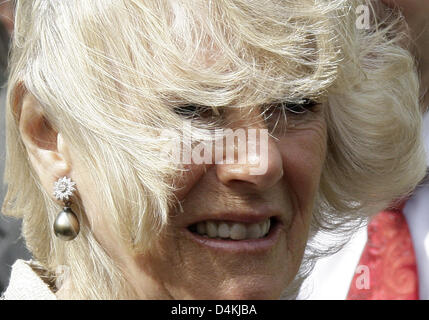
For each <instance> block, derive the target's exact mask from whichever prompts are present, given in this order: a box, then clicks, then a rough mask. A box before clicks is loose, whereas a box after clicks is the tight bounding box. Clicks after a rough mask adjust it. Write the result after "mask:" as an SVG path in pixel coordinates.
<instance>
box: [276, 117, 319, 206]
mask: <svg viewBox="0 0 429 320" xmlns="http://www.w3.org/2000/svg"><path fill="white" fill-rule="evenodd" d="M278 147H279V150H280V153H281V156H282V160H283V170H284V179H285V181H286V183H287V184H288V187H289V190H290V191H291V193H292V194H293V195H294V198H295V200H296V205H298V209H299V211H300V212H301V213H305V212H309V211H311V208H312V205H313V202H314V198H315V195H316V192H317V190H318V187H319V181H320V176H321V172H322V168H323V164H324V161H325V157H326V148H327V133H326V123H325V121H322V120H320V121H315V122H314V123H312V124H311V125H309V126H308V127H306V128H302V129H295V130H293V131H289V132H288V133H287V135H286V136H285V137H283V138H281V139H280V141H279V142H278Z"/></svg>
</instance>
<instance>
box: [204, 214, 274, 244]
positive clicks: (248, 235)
mask: <svg viewBox="0 0 429 320" xmlns="http://www.w3.org/2000/svg"><path fill="white" fill-rule="evenodd" d="M269 230H270V219H267V220H265V221H264V222H261V223H252V224H244V223H233V222H225V221H221V222H217V221H216V222H215V221H204V222H200V223H197V233H198V234H200V235H207V236H208V237H209V238H222V239H228V238H229V239H233V240H244V239H259V238H263V237H265V236H266V235H267V234H268V232H269Z"/></svg>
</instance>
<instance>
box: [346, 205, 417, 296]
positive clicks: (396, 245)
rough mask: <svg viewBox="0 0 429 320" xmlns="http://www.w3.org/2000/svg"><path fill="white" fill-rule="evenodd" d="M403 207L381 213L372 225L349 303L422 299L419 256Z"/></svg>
mask: <svg viewBox="0 0 429 320" xmlns="http://www.w3.org/2000/svg"><path fill="white" fill-rule="evenodd" d="M403 207H404V204H402V205H401V206H400V207H399V208H397V209H392V210H388V211H383V212H380V213H379V214H377V215H376V216H375V217H374V218H373V219H372V220H371V222H370V223H369V225H368V241H367V244H366V246H365V249H364V251H363V253H362V256H361V258H360V261H359V265H358V268H357V269H356V273H355V275H354V277H353V281H352V283H351V285H350V289H349V293H348V295H347V300H418V299H419V290H418V289H419V288H418V275H417V264H416V257H415V253H414V248H413V244H412V240H411V237H410V231H409V229H408V225H407V221H406V220H405V217H404V215H403V214H402V208H403ZM364 272H367V276H368V278H367V279H365V278H363V277H364V276H365V275H364V274H363V273H364ZM365 280H369V281H368V283H365ZM365 284H366V286H365Z"/></svg>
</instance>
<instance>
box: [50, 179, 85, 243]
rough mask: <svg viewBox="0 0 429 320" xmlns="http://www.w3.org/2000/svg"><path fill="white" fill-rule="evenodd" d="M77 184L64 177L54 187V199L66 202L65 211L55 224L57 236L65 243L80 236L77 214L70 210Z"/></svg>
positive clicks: (59, 215)
mask: <svg viewBox="0 0 429 320" xmlns="http://www.w3.org/2000/svg"><path fill="white" fill-rule="evenodd" d="M75 185H76V183H74V182H73V181H71V179H70V178H67V177H63V178H61V179H58V181H57V182H55V185H54V197H55V198H56V199H57V200H60V201H63V202H64V208H63V211H61V212H60V213H59V214H58V216H57V218H56V219H55V222H54V232H55V235H56V236H57V237H58V238H60V239H61V240H64V241H70V240H73V239H74V238H76V236H77V235H78V234H79V231H80V226H79V220H78V219H77V216H76V214H75V213H74V212H73V211H72V209H71V208H70V206H71V201H70V197H71V196H73V192H74V191H76V188H75V187H74V186H75Z"/></svg>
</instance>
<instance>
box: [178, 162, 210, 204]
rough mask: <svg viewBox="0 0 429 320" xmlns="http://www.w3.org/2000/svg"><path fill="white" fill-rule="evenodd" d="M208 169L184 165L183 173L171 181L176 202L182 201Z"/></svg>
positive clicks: (205, 166)
mask: <svg viewBox="0 0 429 320" xmlns="http://www.w3.org/2000/svg"><path fill="white" fill-rule="evenodd" d="M209 167H210V166H209V165H195V164H191V165H185V166H184V167H183V171H182V172H181V173H180V174H179V175H177V177H175V178H174V180H173V186H174V188H175V190H176V191H175V192H174V196H175V197H176V198H177V199H178V200H183V199H184V198H185V197H186V195H187V194H188V193H189V191H190V190H191V189H192V188H193V187H194V185H195V184H196V183H197V182H198V181H199V180H200V178H201V177H202V176H203V175H204V173H205V172H206V171H207V170H208V169H209Z"/></svg>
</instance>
